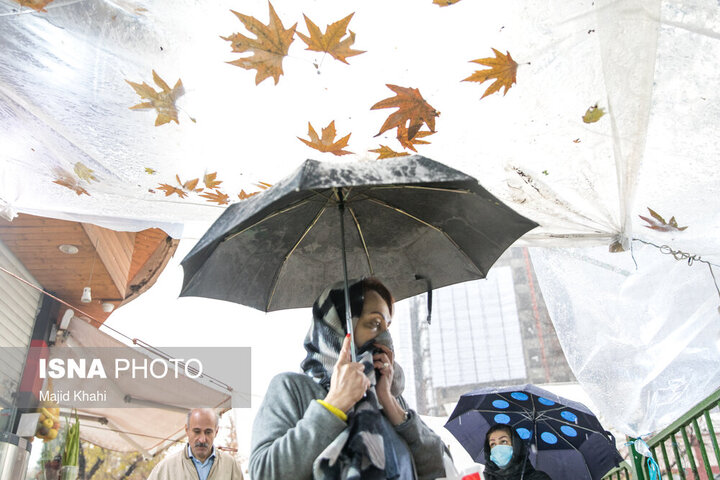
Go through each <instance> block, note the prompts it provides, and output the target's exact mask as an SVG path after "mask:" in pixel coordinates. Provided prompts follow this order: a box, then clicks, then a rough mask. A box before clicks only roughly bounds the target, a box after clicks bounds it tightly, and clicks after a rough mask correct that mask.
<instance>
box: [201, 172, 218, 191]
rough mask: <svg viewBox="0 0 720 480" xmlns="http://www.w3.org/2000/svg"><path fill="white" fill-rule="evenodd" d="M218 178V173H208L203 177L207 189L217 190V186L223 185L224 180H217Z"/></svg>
mask: <svg viewBox="0 0 720 480" xmlns="http://www.w3.org/2000/svg"><path fill="white" fill-rule="evenodd" d="M216 176H217V172H213V173H206V174H205V176H204V177H203V183H204V184H205V187H207V188H217V186H218V185H220V184H221V183H222V180H215V177H216Z"/></svg>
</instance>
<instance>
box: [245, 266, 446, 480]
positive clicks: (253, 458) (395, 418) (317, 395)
mask: <svg viewBox="0 0 720 480" xmlns="http://www.w3.org/2000/svg"><path fill="white" fill-rule="evenodd" d="M348 293H349V297H350V311H351V316H352V325H353V332H354V338H355V344H356V347H357V362H352V361H351V356H350V342H351V336H350V334H349V332H346V328H345V321H344V319H345V292H344V289H343V286H342V285H336V286H333V287H329V288H327V289H326V290H325V291H324V292H323V293H322V294H321V295H320V297H319V298H318V299H317V300H316V301H315V303H314V304H313V322H312V325H311V327H310V330H309V332H308V334H307V336H306V338H305V350H306V351H307V356H306V358H305V360H304V361H303V362H302V364H301V367H302V369H303V371H304V374H298V373H283V374H280V375H278V376H276V377H275V378H274V379H273V380H272V382H271V383H270V386H269V388H268V391H267V394H266V396H265V400H264V401H263V404H262V405H261V407H260V410H259V411H258V414H257V416H256V417H255V423H254V425H253V434H252V452H251V454H250V476H251V477H252V478H253V479H279V478H293V479H299V480H306V479H307V480H310V479H338V478H357V479H361V478H362V479H366V478H367V479H385V478H391V479H399V480H412V479H415V478H419V479H421V480H423V479H434V478H438V477H444V476H445V472H444V467H443V460H442V458H443V453H444V451H445V447H444V445H443V443H442V440H441V439H440V437H439V436H438V435H437V434H435V433H434V432H433V431H432V430H431V429H430V428H428V427H427V426H426V425H425V424H424V423H423V422H422V421H421V420H420V418H419V417H418V415H417V414H416V413H415V412H414V411H412V410H410V409H409V408H408V406H407V404H406V403H405V400H404V399H403V398H402V396H401V393H402V389H403V378H402V371H401V370H400V369H399V367H398V365H397V364H395V363H394V361H393V356H394V355H393V349H392V341H391V338H390V335H389V333H388V332H387V328H388V326H389V325H390V322H391V319H392V313H393V298H392V295H391V294H390V292H389V291H388V289H387V288H386V287H385V286H384V285H383V284H382V283H381V282H380V281H379V280H377V279H374V278H364V279H362V280H358V281H353V282H351V283H350V284H349V289H348Z"/></svg>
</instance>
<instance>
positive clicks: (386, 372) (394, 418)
mask: <svg viewBox="0 0 720 480" xmlns="http://www.w3.org/2000/svg"><path fill="white" fill-rule="evenodd" d="M374 345H375V347H376V348H379V349H380V350H382V353H376V354H374V355H373V366H374V367H375V368H377V369H378V370H379V371H380V379H379V380H378V382H377V385H375V391H376V392H377V397H378V402H380V405H382V407H383V413H384V414H385V416H386V417H387V418H388V420H390V423H392V424H393V425H400V424H401V423H402V422H404V421H405V410H404V409H403V408H402V407H401V406H400V403H398V401H397V399H396V398H395V397H394V396H393V394H392V393H391V391H390V387H391V386H392V382H393V375H394V374H395V369H394V363H393V359H394V358H395V354H394V353H393V351H392V350H390V348H389V347H387V346H386V345H382V344H380V343H375V344H374Z"/></svg>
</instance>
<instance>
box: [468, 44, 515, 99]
mask: <svg viewBox="0 0 720 480" xmlns="http://www.w3.org/2000/svg"><path fill="white" fill-rule="evenodd" d="M492 51H493V52H495V58H493V57H488V58H479V59H477V60H471V62H473V63H479V64H480V65H484V66H486V67H490V68H489V69H486V70H476V71H475V73H473V74H472V75H470V76H469V77H467V78H465V79H463V82H478V83H483V82H485V81H487V80H491V79H493V78H494V79H495V81H494V82H493V83H491V84H490V86H489V87H488V88H487V89H486V90H485V93H484V94H483V96H482V97H480V98H481V99H483V98H485V97H487V96H488V95H491V94H493V93H495V92H498V91H500V89H501V88H503V87H505V91H504V92H503V95H505V94H507V92H508V90H509V89H510V87H512V85H513V84H514V83H517V82H516V77H517V67H518V64H517V63H516V62H515V60H513V58H512V57H511V56H510V52H507V51H506V52H505V53H507V55H503V54H502V53H500V52H499V51H497V50H495V49H494V48H493V49H492Z"/></svg>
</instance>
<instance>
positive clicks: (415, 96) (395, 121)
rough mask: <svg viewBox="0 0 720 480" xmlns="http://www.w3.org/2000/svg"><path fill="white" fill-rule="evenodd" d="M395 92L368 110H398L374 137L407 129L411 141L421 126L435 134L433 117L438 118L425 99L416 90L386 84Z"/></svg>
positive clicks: (437, 113) (438, 113) (436, 112)
mask: <svg viewBox="0 0 720 480" xmlns="http://www.w3.org/2000/svg"><path fill="white" fill-rule="evenodd" d="M386 86H387V87H388V88H389V89H390V90H392V91H393V92H395V96H394V97H390V98H386V99H385V100H380V101H379V102H378V103H376V104H375V105H373V106H372V107H370V110H377V109H380V108H397V109H398V110H397V111H396V112H394V113H392V114H390V116H389V117H388V118H387V119H386V120H385V123H383V125H382V127H381V128H380V131H379V132H378V134H377V135H375V136H376V137H377V136H378V135H380V134H382V133H383V132H386V131H388V130H390V129H391V128H396V127H398V128H400V127H404V128H406V129H407V132H408V134H407V138H408V139H409V140H411V139H413V138H414V137H415V135H417V133H418V131H420V128H421V127H422V126H423V124H425V125H427V126H428V128H429V129H430V131H431V132H433V133H434V132H435V117H438V116H440V112H438V111H436V110H435V109H434V108H433V107H432V106H430V104H429V103H427V102H426V101H425V99H424V98H423V97H422V95H420V90H418V89H417V88H405V87H398V86H397V85H390V84H386Z"/></svg>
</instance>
